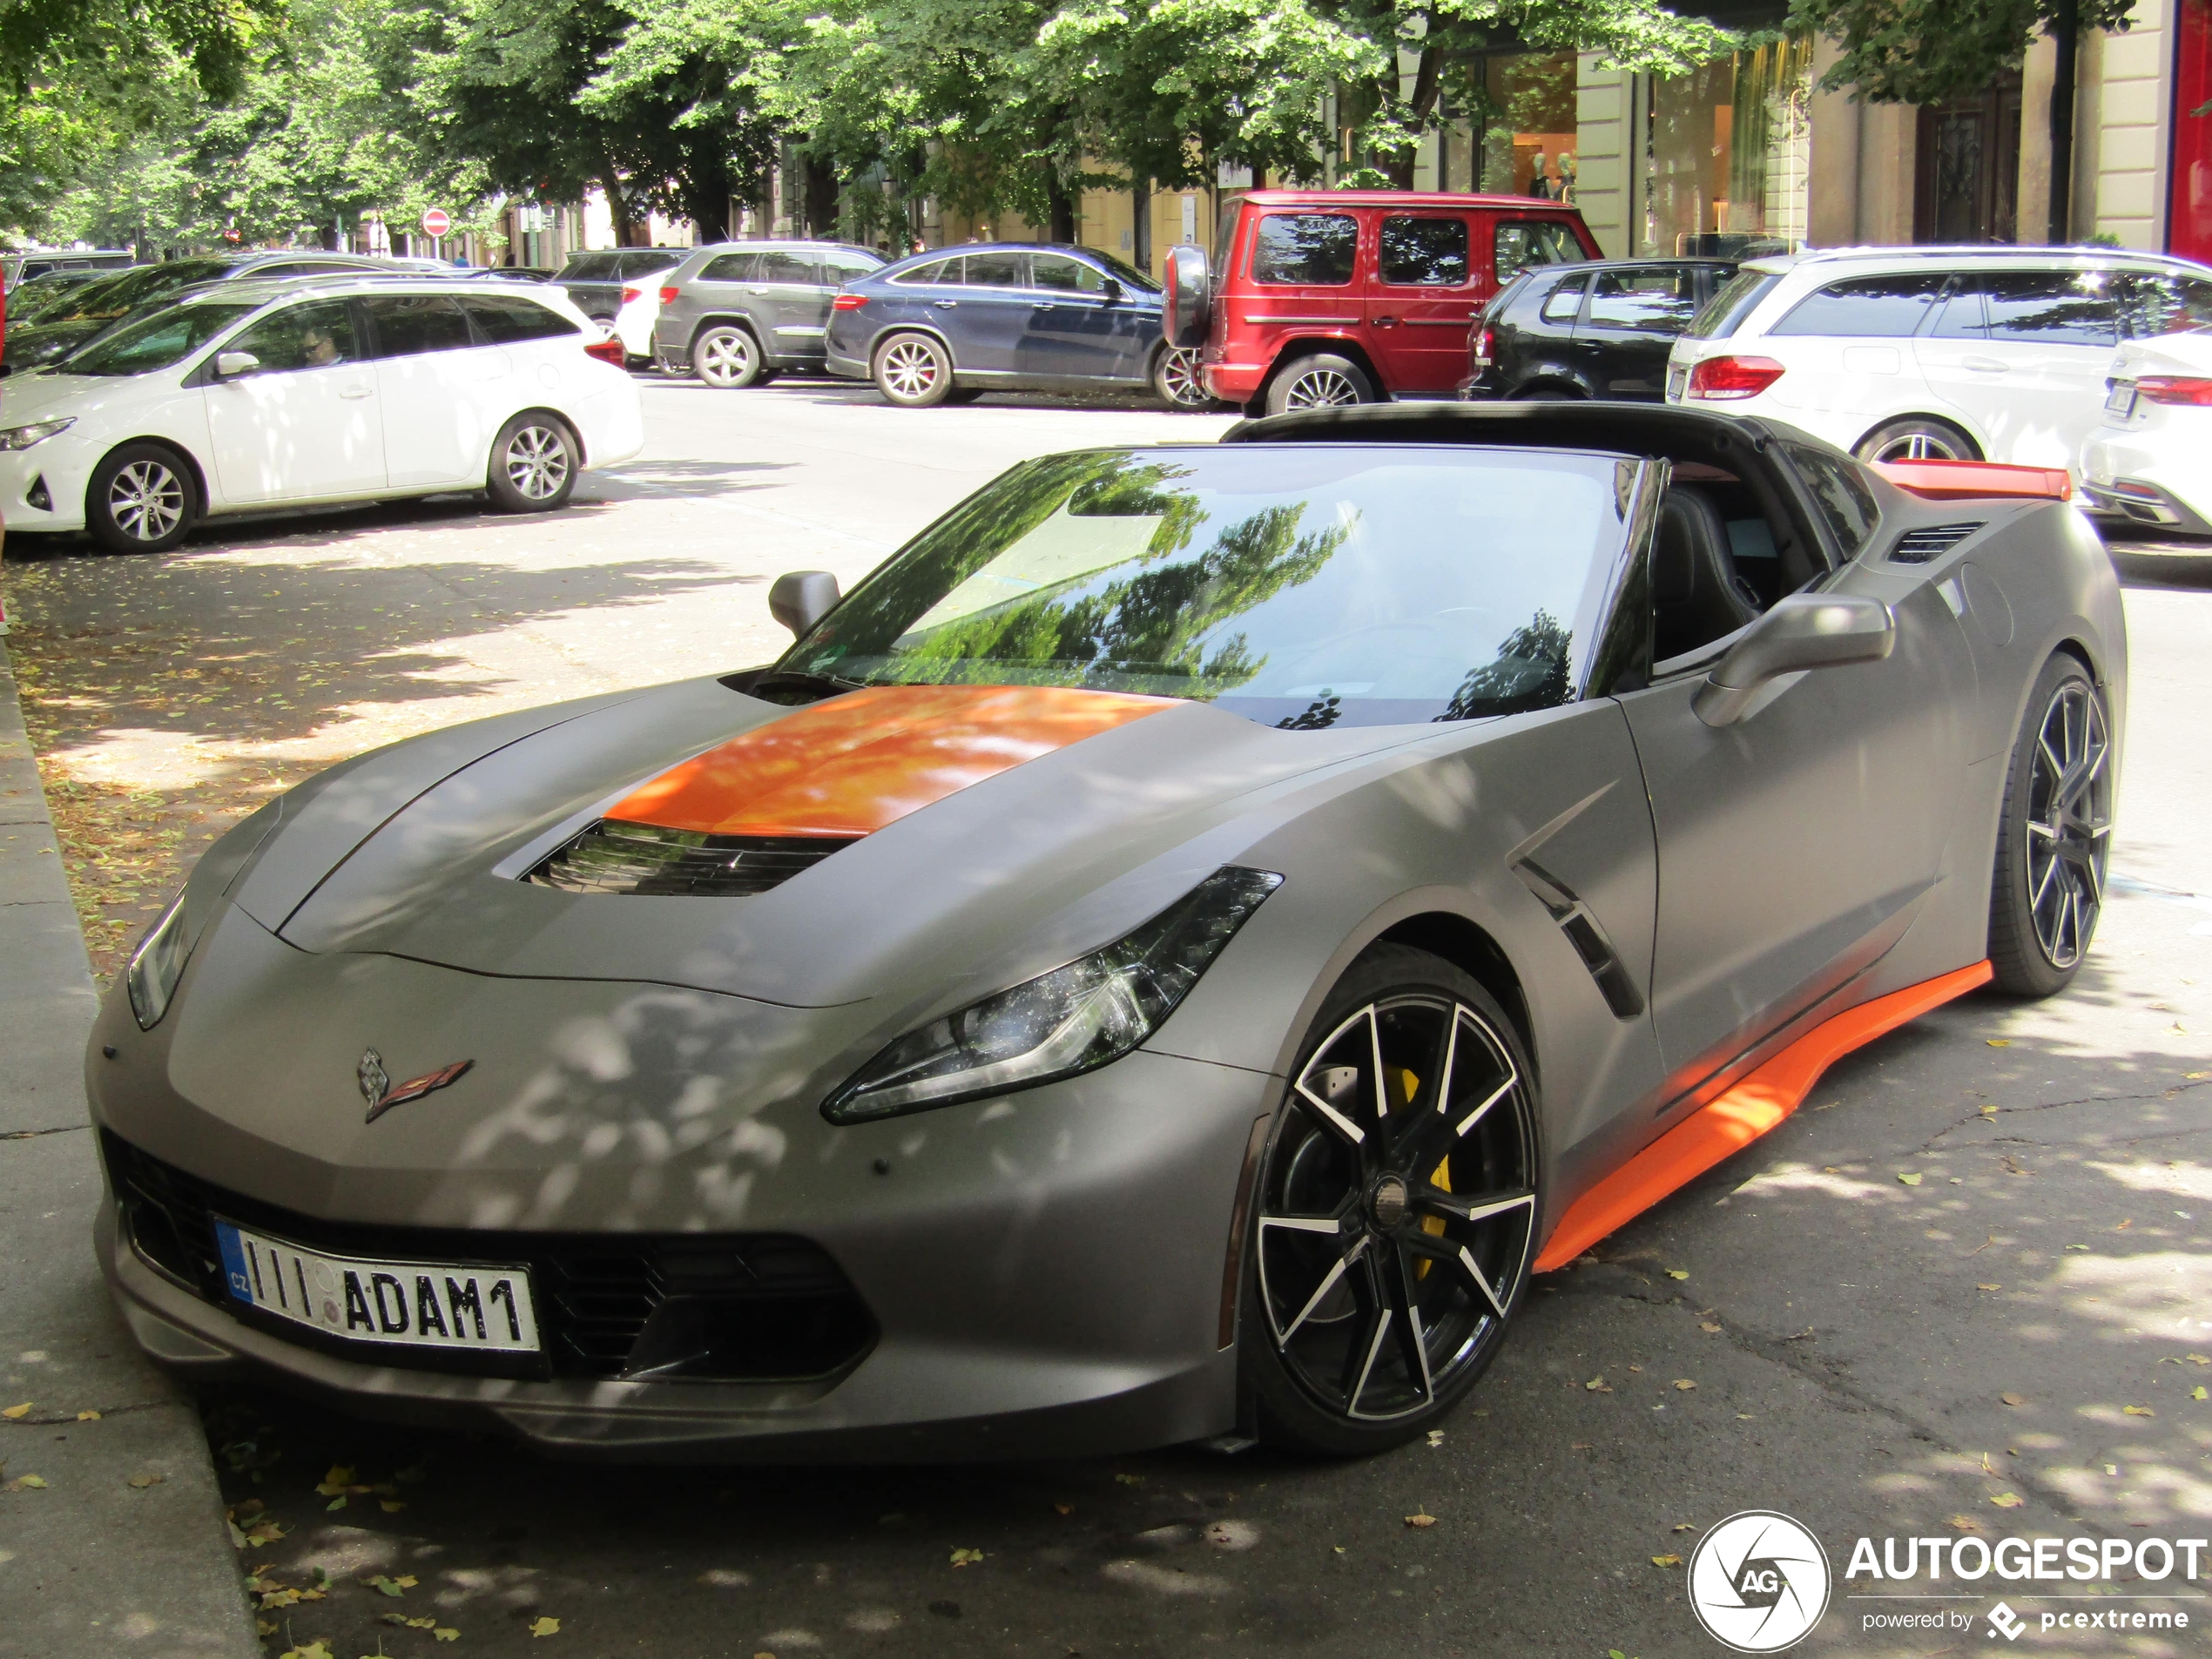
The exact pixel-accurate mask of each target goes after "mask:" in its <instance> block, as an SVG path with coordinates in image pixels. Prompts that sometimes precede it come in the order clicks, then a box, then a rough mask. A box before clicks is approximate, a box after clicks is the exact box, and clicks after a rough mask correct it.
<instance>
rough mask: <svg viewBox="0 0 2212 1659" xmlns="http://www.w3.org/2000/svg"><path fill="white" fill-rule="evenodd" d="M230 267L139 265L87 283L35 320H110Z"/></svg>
mask: <svg viewBox="0 0 2212 1659" xmlns="http://www.w3.org/2000/svg"><path fill="white" fill-rule="evenodd" d="M229 269H230V266H228V265H226V264H225V263H224V262H223V261H222V260H173V261H172V262H171V263H169V264H167V265H141V266H135V267H133V268H132V269H131V270H128V271H125V273H123V274H122V275H120V276H114V277H109V278H107V279H105V280H103V281H99V282H94V283H91V284H88V285H87V286H86V287H84V288H83V289H81V290H79V291H78V293H74V294H71V296H70V297H69V298H68V299H67V300H64V301H62V302H61V303H60V304H58V305H57V306H56V307H54V308H53V309H52V310H51V311H49V312H48V313H47V314H45V315H44V316H43V317H41V318H40V319H39V322H40V324H41V325H42V326H44V325H45V324H48V323H64V322H112V321H114V320H116V319H117V318H118V317H119V316H121V315H122V314H124V313H125V312H126V311H128V310H130V309H131V307H133V306H137V305H142V304H144V303H145V301H146V300H155V299H158V298H160V296H161V295H163V294H165V293H176V292H177V290H178V289H179V288H188V287H191V286H192V284H193V283H195V282H212V281H213V280H215V279H216V278H217V277H219V276H221V275H222V274H223V273H224V272H226V271H227V270H229Z"/></svg>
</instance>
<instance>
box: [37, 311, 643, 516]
mask: <svg viewBox="0 0 2212 1659" xmlns="http://www.w3.org/2000/svg"><path fill="white" fill-rule="evenodd" d="M621 349H622V347H621V344H620V342H619V341H616V342H613V343H612V344H611V345H610V344H609V343H608V342H604V341H601V340H600V337H599V330H598V329H597V328H596V327H593V326H592V325H591V324H590V323H589V322H588V321H586V320H585V319H584V316H583V313H582V312H580V311H578V310H577V308H576V307H575V306H574V305H573V304H571V303H570V301H569V300H568V299H567V298H566V297H565V296H564V295H563V294H561V293H558V292H557V291H554V290H549V289H547V288H546V287H544V286H543V284H538V283H529V284H521V283H504V282H492V281H484V280H451V279H440V278H435V277H432V278H421V277H404V278H392V277H385V276H371V277H320V278H297V277H295V278H290V279H282V280H267V281H256V280H240V281H235V282H227V283H224V284H221V285H219V286H217V287H209V288H206V289H203V290H200V291H199V292H197V293H188V294H186V295H185V297H183V298H181V299H180V300H178V301H177V303H176V304H174V305H172V306H170V307H166V308H165V309H163V310H160V311H158V312H156V313H154V314H152V315H149V316H146V317H143V318H141V319H139V320H137V321H135V322H131V323H126V324H125V326H123V327H120V328H118V329H117V330H115V331H114V332H113V333H111V334H107V335H105V336H104V337H103V338H101V339H99V340H98V341H94V342H93V343H92V344H91V345H89V346H87V347H84V348H83V349H82V350H80V351H78V352H77V353H76V354H73V355H71V356H70V357H67V358H64V359H63V360H62V361H60V362H58V363H56V364H54V365H52V366H51V368H42V369H37V370H35V371H32V372H30V373H29V374H15V375H10V377H9V378H8V379H6V380H5V381H0V517H4V518H5V520H6V523H7V525H8V529H9V530H10V532H17V531H33V532H35V531H41V530H77V529H89V530H90V531H91V533H92V535H93V536H94V537H95V538H96V539H97V540H98V542H99V543H101V545H103V546H104V547H106V548H108V549H109V550H112V551H115V552H149V553H150V552H159V551H160V550H163V549H165V548H168V547H172V546H174V545H175V544H176V543H178V542H179V541H180V540H182V539H183V537H184V536H185V533H186V532H187V531H189V530H190V529H192V525H193V524H194V523H197V522H199V520H200V519H202V518H205V517H208V516H213V515H216V514H220V513H235V512H241V511H266V510H267V509H270V508H273V507H280V506H290V505H293V504H307V503H320V502H347V501H363V500H374V499H377V498H380V497H390V496H428V495H436V494H442V493H445V492H448V491H454V490H473V489H482V490H484V491H487V492H488V493H489V495H490V496H491V499H492V501H493V502H494V503H495V504H496V505H497V506H499V507H501V508H502V509H507V510H509V511H513V512H542V511H545V510H549V509H552V508H556V507H559V506H560V505H562V504H563V502H566V501H567V500H568V498H569V495H570V491H571V490H572V489H574V488H575V486H576V479H577V473H579V472H580V471H583V470H587V469H593V468H597V467H604V466H608V465H610V464H612V463H614V462H621V461H626V460H628V459H630V458H631V456H633V455H637V452H638V451H639V450H640V449H641V448H644V421H643V417H642V415H641V411H640V407H639V401H638V395H637V385H636V383H635V382H634V381H631V378H630V376H629V375H628V374H625V373H624V371H623V369H622V368H620V367H619V354H620V352H621Z"/></svg>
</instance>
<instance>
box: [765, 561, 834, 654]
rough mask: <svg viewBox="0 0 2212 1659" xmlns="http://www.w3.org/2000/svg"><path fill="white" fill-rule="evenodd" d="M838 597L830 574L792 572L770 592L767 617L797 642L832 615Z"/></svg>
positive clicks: (817, 571) (805, 571)
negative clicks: (777, 623)
mask: <svg viewBox="0 0 2212 1659" xmlns="http://www.w3.org/2000/svg"><path fill="white" fill-rule="evenodd" d="M839 597H840V596H839V594H838V591H837V578H836V577H833V576H832V575H831V574H830V573H829V572H828V571H827V570H792V571H789V572H786V574H785V575H783V576H779V577H777V578H776V581H775V585H774V586H772V587H771V588H770V589H769V590H768V614H769V615H770V616H772V617H774V618H775V619H776V620H777V621H778V622H779V623H781V624H783V625H784V626H785V627H786V628H788V629H790V630H791V631H792V637H793V638H794V639H795V638H797V637H799V635H801V634H803V633H805V632H806V631H807V630H808V629H809V628H812V627H813V625H814V624H816V623H818V622H819V621H820V620H821V619H822V618H823V617H826V616H827V615H829V613H830V608H831V607H832V606H833V605H834V604H836V603H837V601H838V598H839Z"/></svg>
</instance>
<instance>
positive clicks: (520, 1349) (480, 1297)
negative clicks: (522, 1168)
mask: <svg viewBox="0 0 2212 1659" xmlns="http://www.w3.org/2000/svg"><path fill="white" fill-rule="evenodd" d="M215 1242H216V1243H217V1244H218V1245H219V1246H220V1248H221V1251H222V1256H223V1278H224V1280H225V1282H226V1284H227V1285H228V1286H229V1287H230V1292H231V1294H232V1295H233V1297H235V1298H237V1299H238V1300H239V1301H241V1302H243V1303H245V1304H246V1305H248V1306H249V1307H254V1308H259V1309H260V1311H261V1312H264V1313H273V1314H274V1315H275V1316H276V1317H277V1318H280V1319H288V1320H290V1321H291V1322H292V1323H293V1324H294V1325H305V1326H307V1328H308V1329H309V1330H311V1331H320V1332H322V1333H323V1334H324V1335H325V1336H333V1337H348V1338H351V1339H354V1341H356V1342H381V1343H389V1344H392V1345H395V1346H400V1347H411V1348H440V1349H448V1350H452V1349H460V1350H465V1351H468V1352H485V1351H489V1352H499V1353H536V1352H537V1351H538V1340H537V1318H536V1312H535V1310H534V1309H533V1308H532V1305H531V1303H530V1279H529V1270H528V1269H527V1268H521V1267H485V1266H482V1265H476V1266H462V1265H457V1264H456V1265H450V1266H449V1265H447V1264H443V1263H439V1262H392V1261H379V1260H376V1259H374V1258H363V1257H357V1256H329V1255H325V1254H324V1253H323V1252H322V1251H316V1250H309V1249H307V1247H306V1246H305V1245H301V1244H292V1243H290V1242H289V1241H287V1240H286V1239H282V1238H271V1237H270V1236H269V1235H268V1234H266V1233H259V1232H253V1231H249V1230H248V1229H246V1228H244V1227H241V1226H239V1224H237V1223H235V1222H231V1221H225V1220H223V1219H222V1218H221V1217H217V1218H216V1222H215Z"/></svg>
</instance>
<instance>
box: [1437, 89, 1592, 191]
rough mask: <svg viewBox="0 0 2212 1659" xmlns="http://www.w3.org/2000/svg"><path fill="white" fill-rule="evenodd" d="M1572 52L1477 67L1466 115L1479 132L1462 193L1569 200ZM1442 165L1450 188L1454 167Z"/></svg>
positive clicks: (1572, 184) (1573, 130)
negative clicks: (1475, 93) (1478, 87)
mask: <svg viewBox="0 0 2212 1659" xmlns="http://www.w3.org/2000/svg"><path fill="white" fill-rule="evenodd" d="M1478 105H1479V107H1477V108H1476V109H1474V110H1473V111H1470V116H1471V120H1472V125H1473V128H1474V130H1476V131H1478V132H1480V143H1479V144H1476V145H1472V146H1471V149H1470V152H1469V154H1468V163H1467V165H1468V175H1469V176H1468V181H1467V188H1469V189H1472V190H1480V191H1492V192H1498V193H1501V194H1503V195H1508V196H1534V197H1536V198H1539V199H1542V200H1548V201H1564V202H1571V201H1573V200H1574V199H1575V167H1576V161H1575V151H1576V146H1577V143H1578V138H1577V123H1576V118H1575V54H1574V53H1573V52H1513V53H1500V54H1496V55H1494V56H1493V57H1489V58H1488V59H1487V60H1486V61H1485V63H1484V64H1483V65H1482V96H1481V98H1480V99H1479V100H1478ZM1445 153H1446V155H1447V165H1448V166H1449V168H1450V171H1451V173H1452V176H1453V183H1454V185H1456V184H1457V182H1458V178H1459V164H1458V163H1457V162H1456V160H1453V159H1450V158H1452V157H1453V151H1452V150H1451V149H1450V147H1449V146H1448V145H1447V149H1446V152H1445Z"/></svg>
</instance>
